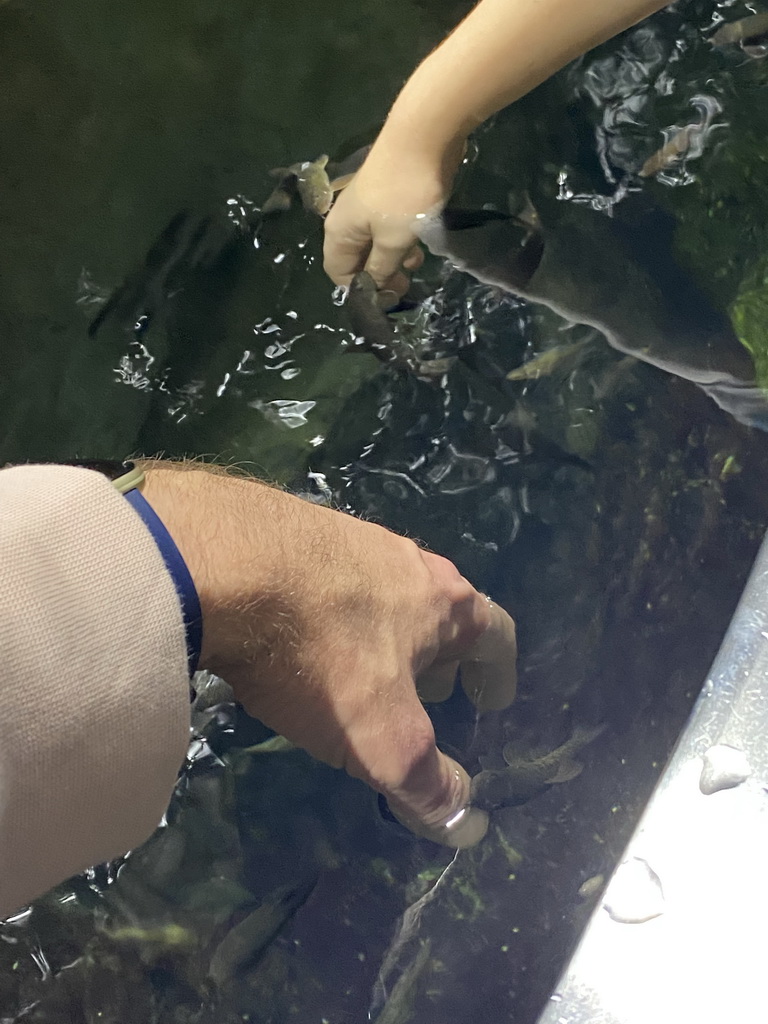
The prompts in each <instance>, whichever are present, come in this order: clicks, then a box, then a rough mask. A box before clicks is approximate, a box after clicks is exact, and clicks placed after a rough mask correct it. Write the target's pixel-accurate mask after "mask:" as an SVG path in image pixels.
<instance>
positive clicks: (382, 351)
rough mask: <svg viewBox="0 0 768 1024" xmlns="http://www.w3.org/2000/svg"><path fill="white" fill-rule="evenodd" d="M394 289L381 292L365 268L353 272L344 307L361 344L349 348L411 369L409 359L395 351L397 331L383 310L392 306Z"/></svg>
mask: <svg viewBox="0 0 768 1024" xmlns="http://www.w3.org/2000/svg"><path fill="white" fill-rule="evenodd" d="M396 303H397V296H396V295H395V293H394V292H389V291H384V292H380V291H379V290H378V288H377V287H376V282H375V281H374V280H373V278H372V277H371V275H370V274H369V273H368V272H367V271H366V270H361V271H360V272H359V273H357V274H355V276H354V277H353V278H352V281H351V282H350V285H349V292H348V294H347V310H348V312H349V320H350V324H351V326H352V330H353V331H354V333H355V335H356V336H357V337H358V338H361V339H362V343H361V344H359V345H356V346H355V348H354V349H352V350H350V351H357V352H371V353H372V354H373V355H375V356H376V358H377V359H379V360H380V361H381V362H382V363H387V364H389V365H393V366H400V367H402V368H403V369H410V368H411V363H410V362H409V360H408V358H407V357H406V356H404V355H403V354H401V353H399V352H398V340H397V332H396V331H395V325H394V322H393V321H392V320H390V318H389V317H388V316H387V314H386V313H385V312H384V309H385V308H387V307H390V308H391V306H393V305H395V304H396Z"/></svg>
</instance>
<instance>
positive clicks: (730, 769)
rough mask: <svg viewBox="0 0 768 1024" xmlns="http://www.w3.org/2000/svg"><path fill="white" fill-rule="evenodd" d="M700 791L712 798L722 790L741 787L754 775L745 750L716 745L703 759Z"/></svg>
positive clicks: (723, 744)
mask: <svg viewBox="0 0 768 1024" xmlns="http://www.w3.org/2000/svg"><path fill="white" fill-rule="evenodd" d="M702 761H703V765H702V768H701V777H700V778H699V789H700V790H701V792H702V793H704V795H705V796H711V795H712V793H717V792H718V791H719V790H721V789H733V788H734V787H735V786H740V785H741V783H742V782H745V781H746V780H747V779H748V778H749V776H750V775H751V774H752V769H751V768H750V767H749V762H748V761H747V756H746V754H745V753H744V751H743V750H737V749H736V747H729V746H728V745H727V744H725V743H716V744H715V745H714V746H713V747H710V748H709V750H708V751H707V752H706V753H705V754H704V757H703V758H702Z"/></svg>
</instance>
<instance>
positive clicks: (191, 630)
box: [125, 487, 203, 678]
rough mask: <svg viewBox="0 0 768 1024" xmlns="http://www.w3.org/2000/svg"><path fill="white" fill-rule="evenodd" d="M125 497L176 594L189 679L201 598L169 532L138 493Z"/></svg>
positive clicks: (199, 634)
mask: <svg viewBox="0 0 768 1024" xmlns="http://www.w3.org/2000/svg"><path fill="white" fill-rule="evenodd" d="M125 498H126V500H127V501H129V502H130V503H131V505H132V506H133V508H134V509H135V510H136V512H137V513H138V514H139V515H140V516H141V518H142V520H143V521H144V525H145V526H146V527H147V529H148V530H149V532H150V533H151V534H152V536H153V538H154V540H155V544H157V547H158V550H159V551H160V554H161V555H162V556H163V561H164V562H165V567H166V569H167V570H168V572H169V573H170V574H171V579H172V580H173V585H174V587H175V588H176V593H177V594H178V595H179V601H180V602H181V613H182V615H183V616H184V632H185V633H186V637H187V664H188V665H189V675H190V678H191V677H192V676H193V675H194V674H195V672H196V671H197V663H198V662H199V661H200V651H201V650H202V646H203V613H202V610H201V608H200V598H199V597H198V596H197V588H196V587H195V583H194V580H193V579H192V577H191V575H190V573H189V569H188V568H187V563H186V562H185V561H184V559H183V558H182V557H181V552H180V551H179V549H178V548H177V547H176V544H175V543H174V540H173V537H171V535H170V533H168V531H167V530H166V528H165V526H164V525H163V522H162V520H161V519H160V517H159V516H158V515H157V513H156V512H155V510H154V509H153V508H152V506H151V505H150V504H149V502H148V501H147V499H146V498H145V497H144V495H143V494H142V493H141V491H140V490H139V489H138V488H137V487H135V488H134V489H133V490H130V491H126V493H125Z"/></svg>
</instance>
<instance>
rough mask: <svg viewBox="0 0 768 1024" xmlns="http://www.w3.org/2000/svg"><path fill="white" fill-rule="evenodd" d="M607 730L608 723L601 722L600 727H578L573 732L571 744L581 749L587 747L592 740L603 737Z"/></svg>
mask: <svg viewBox="0 0 768 1024" xmlns="http://www.w3.org/2000/svg"><path fill="white" fill-rule="evenodd" d="M607 728H608V726H607V723H606V722H601V723H600V724H599V725H577V726H576V728H575V729H574V730H573V736H572V738H571V742H572V743H573V745H574V746H577V747H579V748H581V747H586V745H587V744H588V743H591V742H592V740H596V739H597V737H598V736H601V735H602V734H603V733H604V732H605V730H606V729H607Z"/></svg>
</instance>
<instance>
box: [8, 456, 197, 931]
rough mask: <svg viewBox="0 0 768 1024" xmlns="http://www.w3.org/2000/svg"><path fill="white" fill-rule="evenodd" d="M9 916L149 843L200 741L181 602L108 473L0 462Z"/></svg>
mask: <svg viewBox="0 0 768 1024" xmlns="http://www.w3.org/2000/svg"><path fill="white" fill-rule="evenodd" d="M0 565H1V566H2V571H1V573H0V580H1V581H2V586H0V652H1V654H0V656H1V657H2V676H1V677H0V693H1V694H2V714H0V915H2V916H6V915H7V914H9V913H10V912H12V911H14V910H16V909H17V908H18V907H20V906H22V905H23V904H25V903H26V902H28V901H29V900H31V899H33V898H34V897H35V896H38V895H40V894H42V893H43V892H45V891H46V890H47V889H49V888H50V887H51V886H53V885H54V884H55V883H57V882H59V881H62V880H64V879H65V878H67V877H68V876H69V875H71V874H73V873H75V872H76V871H79V870H82V869H83V868H86V867H88V866H90V865H91V864H96V863H99V862H100V861H103V860H107V859H109V858H110V857H114V856H116V855H118V854H120V853H124V852H126V851H127V850H129V849H130V848H131V847H133V846H136V845H137V844H138V843H140V842H142V841H143V840H144V839H145V838H146V837H147V836H148V835H149V834H150V833H151V832H152V830H153V829H154V828H155V826H156V825H157V824H158V822H159V821H160V818H161V817H162V815H163V813H164V811H165V809H166V806H167V804H168V800H169V797H170V793H171V789H172V787H173V783H174V780H175V778H176V774H177V772H178V769H179V767H180V765H181V763H182V761H183V758H184V753H185V750H186V746H187V742H188V739H189V689H188V677H187V664H186V644H185V637H184V625H183V621H182V615H181V606H180V602H179V599H178V597H177V595H176V591H175V588H174V585H173V582H172V580H171V578H170V575H169V574H168V572H167V570H166V568H165V565H164V563H163V559H162V556H161V555H160V552H159V551H158V549H157V546H156V545H155V542H154V540H153V539H152V537H151V535H150V533H149V531H148V530H147V529H146V527H145V526H144V524H143V522H142V521H141V519H140V518H139V516H138V515H137V514H136V512H135V511H134V510H133V509H132V508H131V506H130V505H129V504H128V502H127V501H126V500H125V498H124V497H122V495H120V494H118V493H117V491H116V490H115V489H114V487H112V485H111V484H110V482H109V481H108V480H107V479H106V477H104V476H102V475H101V474H99V473H95V472H93V471H91V470H86V469H76V468H73V467H69V466H20V467H15V468H12V469H4V470H0Z"/></svg>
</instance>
